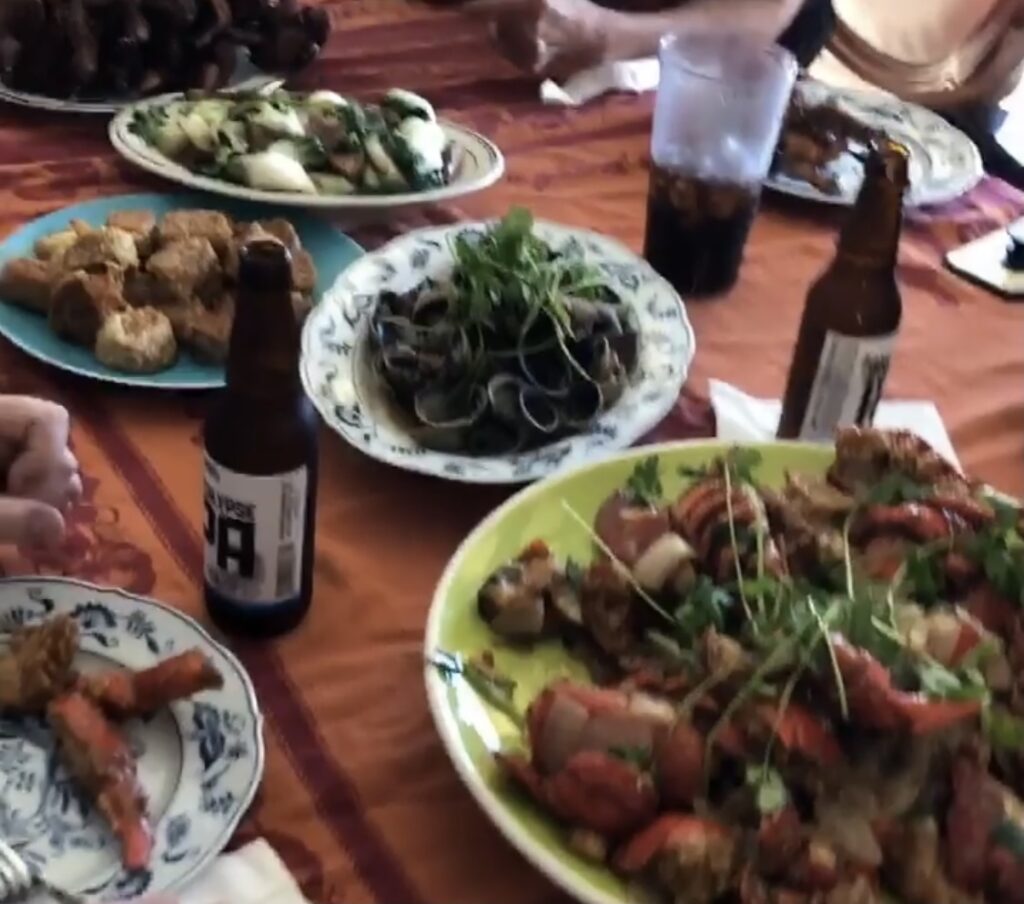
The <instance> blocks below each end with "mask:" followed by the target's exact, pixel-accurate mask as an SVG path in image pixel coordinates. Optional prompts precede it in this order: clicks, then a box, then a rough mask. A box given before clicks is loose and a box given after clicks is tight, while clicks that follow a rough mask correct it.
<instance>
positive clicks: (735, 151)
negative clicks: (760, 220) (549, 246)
mask: <svg viewBox="0 0 1024 904" xmlns="http://www.w3.org/2000/svg"><path fill="white" fill-rule="evenodd" d="M659 59H660V61H661V80H660V82H659V84H658V94H657V99H656V101H655V107H654V126H653V129H652V132H651V179H650V186H649V189H648V196H647V232H646V238H645V241H644V256H645V257H646V258H647V260H648V261H649V262H650V264H651V265H652V266H653V267H654V269H655V270H657V271H658V272H659V273H660V274H661V275H662V276H664V277H665V278H666V279H667V280H668V281H669V282H671V283H672V285H673V286H675V288H676V289H677V290H678V291H679V292H680V294H682V295H683V296H684V297H685V296H687V295H689V296H706V295H715V294H718V293H720V292H725V291H726V290H728V289H730V288H732V286H733V284H734V283H735V282H736V277H737V276H738V274H739V268H740V262H741V261H742V259H743V248H744V245H746V241H747V235H748V233H749V232H750V226H751V223H752V222H753V219H754V214H755V212H756V210H757V205H758V200H759V198H760V196H761V182H762V180H763V179H764V178H765V176H766V175H767V174H768V168H769V166H770V165H771V161H772V156H773V154H774V151H775V145H776V142H777V141H778V138H779V130H780V128H781V126H782V120H783V118H784V116H785V112H786V107H787V105H788V103H789V96H790V93H791V92H792V90H793V83H794V81H795V79H796V73H797V63H796V60H795V58H794V57H793V55H792V54H791V53H789V51H787V50H785V49H783V48H782V47H779V46H777V45H772V44H768V43H767V42H765V41H764V40H761V39H758V38H756V37H755V36H753V35H746V34H742V33H739V32H708V31H703V32H699V33H694V34H686V35H666V36H665V37H664V38H662V41H661V48H660V52H659Z"/></svg>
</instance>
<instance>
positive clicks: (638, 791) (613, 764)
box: [497, 750, 658, 838]
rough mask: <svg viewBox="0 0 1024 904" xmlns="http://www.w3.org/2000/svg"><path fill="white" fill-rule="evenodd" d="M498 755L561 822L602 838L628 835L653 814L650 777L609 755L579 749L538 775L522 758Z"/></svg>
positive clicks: (655, 805) (654, 796)
mask: <svg viewBox="0 0 1024 904" xmlns="http://www.w3.org/2000/svg"><path fill="white" fill-rule="evenodd" d="M497 758H498V763H499V765H500V766H501V767H502V768H503V769H504V770H505V771H506V773H507V774H508V775H510V776H511V777H512V778H513V779H514V780H515V781H517V782H518V783H519V784H520V785H521V786H522V787H523V788H525V789H526V790H527V791H528V792H529V793H530V795H531V796H532V797H533V798H534V799H535V800H536V801H537V802H538V803H539V804H540V805H541V806H542V807H544V808H545V809H548V810H550V811H551V812H552V813H554V814H555V816H557V817H558V818H559V819H561V820H562V821H563V822H565V823H568V824H569V825H572V826H576V827H579V828H583V829H589V830H591V831H593V832H596V833H597V834H599V835H601V836H602V837H604V838H621V837H623V836H625V835H628V834H629V833H630V832H633V831H635V830H636V829H637V828H639V827H640V826H642V825H644V824H645V823H647V822H649V821H650V820H651V819H653V818H654V815H655V813H656V812H657V808H658V799H657V794H656V793H655V790H654V782H653V781H652V779H651V777H650V775H648V774H646V773H644V772H642V771H641V770H640V769H639V768H638V767H636V766H634V765H633V764H632V763H629V762H627V761H626V760H624V759H620V758H617V757H615V756H613V755H611V754H607V753H602V752H600V751H597V750H584V751H581V752H579V753H576V754H574V755H573V756H572V757H570V758H569V759H568V760H567V761H566V763H565V765H564V766H563V767H562V768H561V769H559V770H558V771H557V772H555V773H552V774H550V775H541V774H540V773H539V772H538V771H537V770H536V769H535V768H534V767H533V766H532V765H531V764H530V763H529V762H528V761H527V760H526V758H525V757H522V756H516V755H511V756H510V755H505V754H498V757H497Z"/></svg>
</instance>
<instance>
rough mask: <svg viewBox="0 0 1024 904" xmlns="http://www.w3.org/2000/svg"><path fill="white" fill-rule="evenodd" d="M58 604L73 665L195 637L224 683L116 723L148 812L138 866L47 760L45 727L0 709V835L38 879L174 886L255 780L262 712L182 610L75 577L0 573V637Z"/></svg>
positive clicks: (98, 885) (223, 838)
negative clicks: (69, 633) (147, 715)
mask: <svg viewBox="0 0 1024 904" xmlns="http://www.w3.org/2000/svg"><path fill="white" fill-rule="evenodd" d="M60 613H68V614H70V615H71V617H72V618H74V619H75V620H76V621H77V622H78V627H79V632H80V638H81V640H80V647H81V652H80V654H79V659H78V660H77V662H76V664H77V665H78V667H79V668H81V669H82V670H83V671H87V670H89V669H91V668H97V667H107V668H109V667H111V666H119V665H120V666H128V667H131V668H145V667H146V666H149V665H152V664H153V663H155V662H157V661H158V660H160V659H164V658H166V657H167V656H169V655H171V654H174V653H178V652H182V651H184V650H187V649H190V648H195V647H197V648H199V649H201V650H202V651H203V652H204V653H205V654H206V655H207V656H209V657H210V659H211V660H212V662H213V663H214V665H215V666H216V667H217V669H218V670H219V671H220V673H221V674H222V675H223V676H224V687H223V688H222V689H221V690H218V691H207V692H204V693H202V694H198V695H196V697H195V698H193V699H190V700H188V701H185V702H182V703H176V704H174V705H173V706H172V707H170V708H169V709H167V710H165V711H163V712H161V713H159V714H157V715H156V716H154V717H152V718H151V719H149V720H145V721H139V722H134V723H130V724H128V725H127V726H126V732H127V734H128V737H129V738H130V740H131V743H132V745H133V747H134V749H135V751H136V753H137V755H138V758H139V779H140V781H141V783H142V786H143V788H144V789H145V791H146V794H147V796H148V798H149V808H150V814H151V817H152V822H153V831H154V838H155V846H154V850H153V857H152V860H151V862H150V867H149V869H147V870H144V871H142V872H139V873H133V874H125V873H124V872H123V871H122V870H121V869H120V865H119V857H118V846H117V843H116V842H115V841H114V839H113V838H112V836H111V835H110V834H109V832H108V830H107V828H106V826H105V825H104V823H103V821H102V819H101V818H100V817H99V816H98V815H97V814H96V813H94V812H93V810H92V808H91V806H90V805H89V804H88V803H87V802H85V800H84V799H83V798H82V797H81V795H80V794H79V792H78V789H77V786H76V785H75V783H74V782H73V781H72V780H71V779H70V778H69V777H68V775H67V773H66V772H65V771H64V769H63V767H62V766H60V765H59V764H58V762H57V758H56V753H55V749H54V737H53V734H52V733H51V731H50V730H49V728H48V727H47V726H46V725H45V723H43V722H42V721H41V720H40V719H38V718H27V717H25V718H11V717H3V718H0V838H3V839H4V840H5V841H7V842H8V843H9V844H11V845H13V846H14V847H15V848H17V850H18V851H19V852H20V853H21V855H22V857H24V858H25V860H26V861H27V862H28V863H29V864H30V865H31V866H32V867H33V868H36V869H38V870H40V871H41V872H42V873H43V875H45V877H46V878H47V880H49V881H50V882H52V883H54V884H55V885H57V886H59V887H61V888H63V889H65V890H68V891H74V892H76V893H78V894H82V895H86V896H88V897H90V898H95V899H96V900H101V901H103V900H114V899H121V898H132V897H135V896H137V895H141V894H143V893H146V892H155V891H164V890H167V889H170V888H174V887H177V886H180V885H182V884H183V883H185V882H187V881H188V880H189V879H190V878H192V877H193V876H194V875H195V874H196V873H198V872H199V871H200V870H201V869H202V868H203V867H204V866H206V864H208V863H209V862H210V861H211V860H212V859H213V858H214V857H215V856H216V855H217V854H218V853H220V851H221V850H222V848H223V847H224V845H225V844H227V842H228V840H229V839H230V837H231V835H232V833H233V832H234V829H235V826H236V825H237V824H238V821H239V820H240V819H241V817H242V816H243V815H244V813H245V811H246V810H247V809H248V807H249V804H250V802H251V801H252V798H253V795H254V794H255V793H256V789H257V787H258V786H259V783H260V778H261V776H262V773H263V755H264V754H263V733H262V717H261V715H260V712H259V709H258V707H257V703H256V695H255V692H254V690H253V686H252V682H251V681H250V680H249V676H248V675H247V674H246V672H245V670H244V669H243V667H242V666H241V664H240V663H239V662H238V660H237V659H236V658H235V657H234V656H233V655H232V654H231V653H229V652H228V651H227V650H225V649H224V648H223V647H221V646H220V645H219V644H217V643H216V642H215V641H214V640H213V639H212V638H211V637H210V636H209V634H207V633H206V631H205V630H204V629H203V628H201V627H200V626H199V625H198V624H197V623H196V622H195V621H193V620H192V619H191V618H189V617H188V616H186V615H184V614H182V613H180V612H178V611H176V610H174V609H172V608H170V607H168V606H164V605H162V604H160V603H157V602H154V601H153V600H148V599H144V598H142V597H137V596H132V595H130V594H127V593H123V592H121V591H118V590H108V589H102V588H99V587H94V586H92V585H89V584H84V583H79V582H77V581H69V580H60V579H11V580H5V581H0V646H3V645H4V644H5V643H6V635H9V634H10V633H11V631H13V630H15V629H16V628H18V627H19V626H21V625H26V624H33V623H35V622H38V621H41V620H43V619H45V618H48V617H49V616H51V615H55V614H60Z"/></svg>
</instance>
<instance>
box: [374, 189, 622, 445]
mask: <svg viewBox="0 0 1024 904" xmlns="http://www.w3.org/2000/svg"><path fill="white" fill-rule="evenodd" d="M452 256H453V258H454V264H453V267H452V270H451V272H450V274H447V275H445V276H444V277H443V278H436V277H435V278H426V279H424V280H423V281H422V282H420V283H418V284H417V285H414V286H413V287H412V288H410V289H409V290H408V291H406V292H403V293H401V294H399V293H395V292H385V293H383V294H382V295H381V297H380V298H379V300H378V302H377V306H376V309H375V311H374V314H373V318H372V322H371V328H370V338H369V347H370V354H371V358H372V361H373V365H374V368H375V370H376V372H377V373H378V375H379V377H380V379H381V380H382V381H383V383H384V384H385V385H386V387H387V388H388V390H389V392H390V394H391V396H392V397H393V399H394V400H395V402H396V404H397V405H398V407H399V408H400V409H401V410H402V411H403V412H404V414H405V415H406V419H407V420H408V422H409V425H410V426H409V427H408V429H409V432H410V433H411V434H412V435H413V436H414V437H415V438H416V439H417V441H418V442H419V443H421V444H422V445H423V446H426V447H428V448H432V449H438V450H442V451H447V452H459V453H464V454H467V455H505V454H510V453H513V452H518V451H524V450H528V449H533V448H536V447H539V446H544V445H547V444H549V443H552V442H554V441H555V440H557V439H559V438H561V437H564V436H567V435H570V434H574V433H583V432H586V431H587V430H588V429H591V428H592V426H593V424H594V421H595V420H596V418H597V417H598V416H599V415H600V414H601V413H602V412H603V411H606V410H607V409H608V408H610V407H611V406H612V405H614V404H615V402H616V401H617V400H618V399H619V397H620V396H621V395H622V392H623V391H624V389H625V388H626V386H627V385H628V382H629V380H630V377H631V375H632V374H633V372H634V370H635V368H636V362H637V354H638V342H639V335H638V329H637V326H636V319H635V315H634V313H633V311H632V309H631V308H630V306H629V305H628V304H625V303H623V302H622V300H621V299H620V298H619V296H618V295H617V294H616V293H615V292H614V291H613V290H612V289H611V288H610V287H609V286H608V280H607V279H606V278H605V275H604V274H603V273H602V271H601V270H600V269H598V268H597V267H595V266H592V265H591V264H590V263H588V262H587V260H586V259H585V258H584V256H583V253H582V251H581V250H580V249H575V250H574V249H573V248H572V247H566V248H560V249H555V248H551V247H549V246H548V245H547V243H546V242H545V241H544V240H542V239H541V238H540V237H539V236H537V235H536V234H535V232H534V229H533V218H532V216H531V215H530V214H529V212H528V211H526V210H523V209H513V210H512V211H511V212H510V213H509V214H508V215H507V216H506V217H505V218H504V219H503V220H502V221H501V222H499V223H497V224H495V225H493V226H491V227H489V228H487V229H481V230H476V229H466V230H462V231H460V232H459V233H458V234H457V235H456V236H455V237H454V240H453V242H452Z"/></svg>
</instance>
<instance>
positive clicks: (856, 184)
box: [765, 79, 985, 207]
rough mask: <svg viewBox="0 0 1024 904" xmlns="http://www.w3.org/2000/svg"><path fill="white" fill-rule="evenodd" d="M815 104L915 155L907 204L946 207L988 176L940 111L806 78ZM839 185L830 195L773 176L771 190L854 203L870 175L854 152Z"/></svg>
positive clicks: (836, 167) (839, 172) (840, 163)
mask: <svg viewBox="0 0 1024 904" xmlns="http://www.w3.org/2000/svg"><path fill="white" fill-rule="evenodd" d="M795 90H796V91H799V92H800V94H801V95H802V97H803V100H804V101H805V103H807V104H808V105H810V106H816V105H823V104H834V105H835V106H837V107H838V108H839V109H840V110H842V111H844V112H846V113H848V114H850V115H851V116H853V117H854V118H855V119H858V120H859V121H860V122H862V123H864V124H865V125H868V126H871V127H872V128H876V129H881V130H882V131H883V132H885V133H886V134H887V135H888V136H889V137H890V138H892V139H894V140H895V141H898V142H900V143H901V144H903V145H905V146H906V147H907V149H908V150H909V151H910V189H909V191H908V192H907V205H908V206H910V207H919V206H922V205H926V204H945V203H946V202H948V201H952V200H953V199H955V198H959V197H960V195H962V194H965V193H966V192H968V191H970V190H971V189H972V188H974V186H975V185H977V184H978V182H979V181H980V180H981V177H982V176H983V175H984V174H985V171H984V167H983V166H982V162H981V153H980V152H979V151H978V148H977V146H976V145H975V144H974V142H973V141H971V139H970V138H968V137H967V136H966V135H965V134H964V133H963V132H961V131H960V130H959V129H957V128H955V127H954V126H952V125H950V124H949V123H948V122H946V120H944V119H943V118H942V117H941V116H939V115H938V114H937V113H933V112H932V111H931V110H926V109H925V108H924V107H919V106H917V105H916V104H911V103H907V102H906V101H902V100H900V99H899V98H897V97H894V96H893V95H891V94H885V93H883V92H881V91H872V92H868V91H854V90H850V89H845V88H836V87H833V86H831V85H825V84H823V83H822V82H818V81H815V80H813V79H802V80H801V81H799V82H798V83H797V87H796V89H795ZM831 173H832V175H833V176H835V178H836V180H837V182H838V183H839V192H838V193H837V194H834V195H833V194H827V193H825V192H823V191H821V190H819V189H817V188H815V187H814V186H813V185H810V184H808V183H807V182H804V181H802V180H799V179H794V178H792V177H790V176H785V175H782V174H779V173H773V174H772V175H770V176H769V177H768V178H767V180H766V181H765V186H766V187H768V188H770V189H772V190H774V191H777V192H781V193H783V194H787V195H795V196H797V197H799V198H806V199H808V200H810V201H819V202H822V203H825V204H838V205H847V206H848V205H851V204H853V202H854V201H855V200H856V198H857V192H858V191H859V190H860V183H861V180H862V179H863V177H864V170H863V166H862V164H861V163H860V161H859V160H857V159H855V158H854V157H853V156H851V155H850V154H843V155H842V156H840V157H839V158H838V159H837V160H835V161H834V162H833V163H832V164H831Z"/></svg>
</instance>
